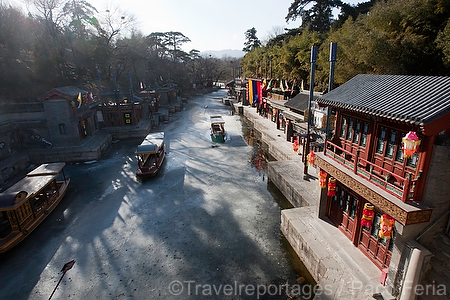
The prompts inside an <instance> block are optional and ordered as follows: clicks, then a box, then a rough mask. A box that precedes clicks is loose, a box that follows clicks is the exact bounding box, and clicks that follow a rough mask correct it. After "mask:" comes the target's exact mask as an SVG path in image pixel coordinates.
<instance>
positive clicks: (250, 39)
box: [242, 27, 261, 52]
mask: <svg viewBox="0 0 450 300" xmlns="http://www.w3.org/2000/svg"><path fill="white" fill-rule="evenodd" d="M245 39H246V41H245V43H244V46H245V47H244V48H243V49H242V51H244V52H250V51H252V50H253V49H255V48H259V47H261V41H260V40H259V39H258V37H257V36H256V29H255V27H252V28H251V29H248V30H247V31H246V32H245Z"/></svg>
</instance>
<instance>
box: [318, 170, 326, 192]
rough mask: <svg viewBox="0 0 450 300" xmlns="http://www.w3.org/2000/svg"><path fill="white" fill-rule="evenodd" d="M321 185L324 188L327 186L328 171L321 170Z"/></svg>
mask: <svg viewBox="0 0 450 300" xmlns="http://www.w3.org/2000/svg"><path fill="white" fill-rule="evenodd" d="M319 187H320V188H321V189H324V188H326V187H327V172H325V171H319Z"/></svg>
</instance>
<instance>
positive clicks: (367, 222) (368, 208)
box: [361, 203, 375, 228]
mask: <svg viewBox="0 0 450 300" xmlns="http://www.w3.org/2000/svg"><path fill="white" fill-rule="evenodd" d="M373 210H374V206H373V205H372V204H370V203H366V204H364V209H363V215H362V218H361V225H362V226H364V227H368V228H370V226H372V220H373V215H374V214H375V213H374V211H373Z"/></svg>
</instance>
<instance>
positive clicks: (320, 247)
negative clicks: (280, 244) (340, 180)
mask: <svg viewBox="0 0 450 300" xmlns="http://www.w3.org/2000/svg"><path fill="white" fill-rule="evenodd" d="M314 209H315V208H314V207H311V206H309V207H301V208H294V209H287V210H283V212H282V215H284V216H282V231H283V233H284V235H285V236H286V237H287V238H288V237H289V238H288V240H289V242H290V244H291V245H292V247H293V248H294V250H295V251H296V252H297V254H298V255H299V258H300V260H301V261H302V262H303V263H304V264H305V266H306V267H307V269H308V270H309V271H310V273H311V275H312V276H313V277H314V279H315V280H316V281H317V282H318V284H319V285H320V286H321V287H322V288H325V291H327V292H329V293H328V294H325V295H321V296H322V297H320V296H319V297H318V295H316V297H315V299H339V300H344V299H349V300H350V299H358V300H360V299H385V300H387V299H392V298H393V297H392V296H390V295H389V292H388V291H387V290H386V288H385V287H384V286H382V285H381V284H380V278H381V271H380V270H379V269H378V268H377V267H376V266H375V265H374V264H373V263H371V262H370V261H369V259H368V258H367V257H366V256H365V255H364V254H363V253H362V252H361V251H359V250H358V249H357V248H356V247H355V246H354V245H353V244H352V243H351V242H350V240H348V239H347V238H346V237H345V236H344V235H343V234H341V233H340V232H339V229H338V228H336V226H334V225H333V224H331V222H329V221H328V220H327V219H319V218H317V217H315V215H316V213H315V212H314ZM286 223H289V224H286ZM287 231H289V235H287V234H286V233H287ZM375 295H378V297H374V296H375ZM324 296H325V297H324Z"/></svg>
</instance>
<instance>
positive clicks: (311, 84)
mask: <svg viewBox="0 0 450 300" xmlns="http://www.w3.org/2000/svg"><path fill="white" fill-rule="evenodd" d="M316 59H317V46H312V47H311V76H310V80H309V101H308V129H307V131H306V147H305V154H306V153H309V143H310V127H311V119H312V118H311V102H312V100H313V96H314V73H315V69H316ZM303 156H304V157H305V159H304V161H303V166H304V167H303V179H304V180H307V179H308V178H309V175H308V164H307V161H306V155H303Z"/></svg>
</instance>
